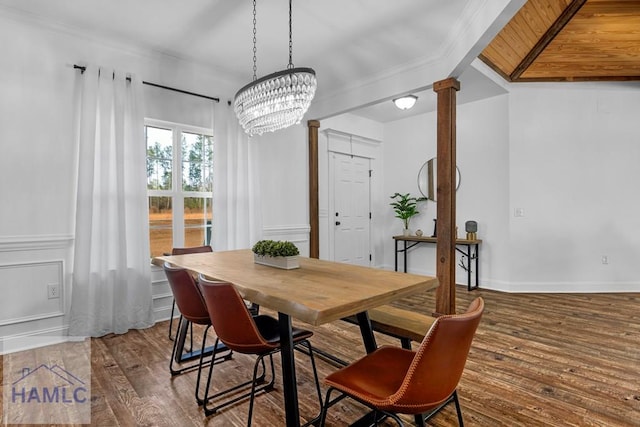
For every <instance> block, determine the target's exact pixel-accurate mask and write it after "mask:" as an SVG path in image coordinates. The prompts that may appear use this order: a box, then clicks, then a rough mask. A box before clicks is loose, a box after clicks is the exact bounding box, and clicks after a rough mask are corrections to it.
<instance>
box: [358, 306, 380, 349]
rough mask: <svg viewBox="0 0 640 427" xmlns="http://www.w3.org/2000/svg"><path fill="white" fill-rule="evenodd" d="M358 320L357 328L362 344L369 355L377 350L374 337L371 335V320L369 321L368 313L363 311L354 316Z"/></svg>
mask: <svg viewBox="0 0 640 427" xmlns="http://www.w3.org/2000/svg"><path fill="white" fill-rule="evenodd" d="M356 318H357V319H358V326H360V333H361V334H362V342H363V343H364V348H365V350H366V351H367V353H371V352H373V351H375V349H376V348H378V345H377V344H376V337H375V336H374V335H373V328H372V327H371V320H369V313H368V312H366V311H363V312H361V313H358V314H356Z"/></svg>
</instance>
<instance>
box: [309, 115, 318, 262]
mask: <svg viewBox="0 0 640 427" xmlns="http://www.w3.org/2000/svg"><path fill="white" fill-rule="evenodd" d="M307 127H308V128H309V226H310V231H309V257H310V258H320V231H319V228H320V212H319V211H320V207H319V202H318V128H319V127H320V122H319V121H318V120H309V121H307Z"/></svg>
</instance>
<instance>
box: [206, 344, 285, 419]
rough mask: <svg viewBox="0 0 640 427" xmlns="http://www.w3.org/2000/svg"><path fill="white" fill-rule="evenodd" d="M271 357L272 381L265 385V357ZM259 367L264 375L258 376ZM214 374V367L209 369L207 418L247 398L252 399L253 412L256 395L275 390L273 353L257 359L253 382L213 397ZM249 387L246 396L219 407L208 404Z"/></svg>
mask: <svg viewBox="0 0 640 427" xmlns="http://www.w3.org/2000/svg"><path fill="white" fill-rule="evenodd" d="M267 355H268V356H269V360H270V362H271V379H270V381H269V382H268V383H266V384H264V383H263V382H264V379H265V377H266V367H265V363H264V357H265V356H267ZM258 366H262V374H260V375H258ZM212 374H213V365H212V366H210V367H209V375H208V376H207V385H206V390H205V397H204V402H203V408H204V413H205V416H207V417H208V416H210V415H212V414H214V413H216V412H217V411H218V410H219V409H221V408H224V407H226V406H229V405H231V404H233V403H236V402H238V401H240V400H243V399H245V398H247V397H249V398H251V403H250V407H249V408H250V411H252V406H253V396H255V394H257V393H259V392H261V391H264V392H269V391H271V390H273V389H274V383H275V367H274V365H273V352H271V353H266V354H263V355H261V356H259V357H258V358H257V359H256V363H255V365H254V369H253V377H252V379H251V380H249V381H245V382H243V383H241V384H237V385H235V386H233V387H229V388H227V389H226V390H223V391H221V392H218V393H216V394H213V395H209V387H210V385H211V378H212ZM260 383H263V384H261V385H260V386H259V387H257V384H260ZM248 385H251V392H247V393H244V394H241V395H239V396H235V397H233V398H230V399H228V400H226V401H224V402H222V403H219V404H217V405H213V406H208V405H207V404H208V403H209V401H211V400H213V399H215V398H218V397H221V396H224V395H225V394H228V393H233V392H235V391H237V390H240V389H242V388H243V387H246V386H248Z"/></svg>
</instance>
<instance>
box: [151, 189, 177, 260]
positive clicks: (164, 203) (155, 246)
mask: <svg viewBox="0 0 640 427" xmlns="http://www.w3.org/2000/svg"><path fill="white" fill-rule="evenodd" d="M172 222H173V209H172V206H171V197H149V241H150V247H151V256H152V257H154V256H159V255H162V254H164V253H171V249H172V248H173V230H172Z"/></svg>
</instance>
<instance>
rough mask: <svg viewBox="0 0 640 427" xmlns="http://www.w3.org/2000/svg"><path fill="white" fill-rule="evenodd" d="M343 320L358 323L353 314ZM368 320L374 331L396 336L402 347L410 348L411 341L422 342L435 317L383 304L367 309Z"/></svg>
mask: <svg viewBox="0 0 640 427" xmlns="http://www.w3.org/2000/svg"><path fill="white" fill-rule="evenodd" d="M343 320H345V321H347V322H349V323H354V324H356V325H357V324H358V320H357V319H356V317H355V316H350V317H347V318H344V319H343ZM369 320H370V321H371V327H372V328H373V330H374V331H376V332H380V333H383V334H385V335H389V336H392V337H395V338H398V339H400V341H401V343H402V347H404V348H407V349H411V341H415V342H417V343H420V342H422V339H423V338H424V336H425V335H426V334H427V331H429V328H430V327H431V325H432V324H433V322H434V321H435V320H436V319H435V318H434V317H431V316H427V315H425V314H421V313H416V312H414V311H409V310H404V309H402V308H397V307H393V306H391V305H383V306H380V307H377V308H374V309H372V310H369Z"/></svg>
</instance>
